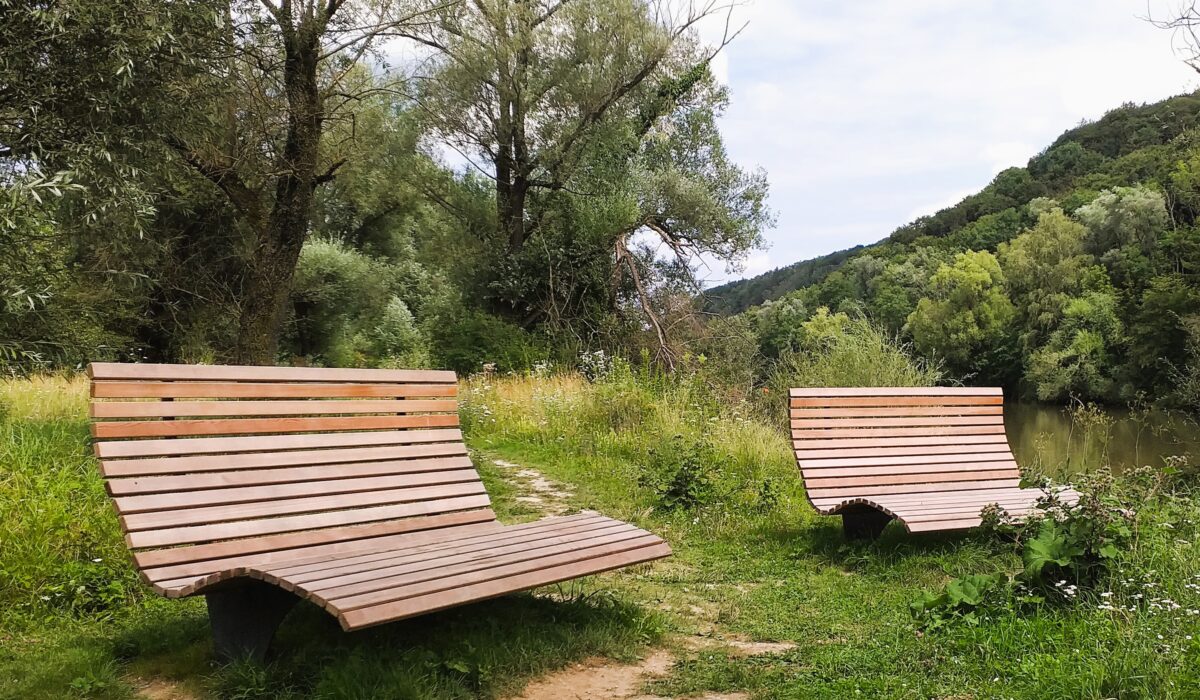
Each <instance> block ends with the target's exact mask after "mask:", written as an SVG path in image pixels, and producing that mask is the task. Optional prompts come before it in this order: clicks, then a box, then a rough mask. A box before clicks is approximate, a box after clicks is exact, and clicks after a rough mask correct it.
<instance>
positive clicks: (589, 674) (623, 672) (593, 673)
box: [511, 636, 795, 700]
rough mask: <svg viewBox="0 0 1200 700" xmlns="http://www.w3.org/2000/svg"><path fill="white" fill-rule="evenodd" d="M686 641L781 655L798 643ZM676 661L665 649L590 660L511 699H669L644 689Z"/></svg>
mask: <svg viewBox="0 0 1200 700" xmlns="http://www.w3.org/2000/svg"><path fill="white" fill-rule="evenodd" d="M682 642H683V646H684V647H685V648H687V649H690V650H693V651H698V650H703V649H713V650H717V649H720V650H723V651H725V652H726V653H729V654H732V655H734V656H757V655H759V654H777V653H780V652H784V651H787V650H789V649H791V648H793V647H794V646H795V645H794V644H789V643H783V642H752V641H749V640H745V639H739V638H730V639H712V638H709V637H699V636H690V637H685V638H683V640H682ZM675 660H676V657H675V655H674V654H672V653H671V652H670V651H667V650H665V649H657V650H654V651H652V652H650V653H649V654H647V655H646V657H645V658H644V659H642V660H641V661H640V662H638V663H636V664H617V663H614V662H612V661H611V660H609V659H601V658H594V659H587V660H584V661H582V662H580V663H577V664H572V665H570V666H568V667H566V668H564V669H562V670H561V671H556V672H554V673H551V674H549V675H547V676H544V677H542V678H539V679H538V680H535V681H533V682H532V683H530V684H529V685H528V686H526V687H525V690H524V692H522V693H521V694H520V695H518V696H516V697H514V698H512V699H511V700H666V698H664V697H662V696H658V695H645V694H642V693H641V692H640V691H641V688H642V686H643V685H645V684H646V683H647V682H649V681H651V680H653V679H655V678H659V677H662V676H665V675H666V674H667V672H668V671H670V670H671V666H672V664H674V663H675ZM749 697H750V696H749V695H748V694H746V693H708V694H705V695H699V696H689V700H748V698H749Z"/></svg>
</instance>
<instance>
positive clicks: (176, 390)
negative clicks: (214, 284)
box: [91, 381, 458, 399]
mask: <svg viewBox="0 0 1200 700" xmlns="http://www.w3.org/2000/svg"><path fill="white" fill-rule="evenodd" d="M457 394H458V385H457V384H324V383H309V384H282V383H271V382H263V383H256V382H194V381H193V382H156V381H151V382H141V381H94V382H92V390H91V395H92V398H97V399H143V398H144V399H152V398H161V399H303V398H312V399H348V398H386V397H396V398H426V397H428V398H433V397H442V396H446V397H454V396H456V395H457Z"/></svg>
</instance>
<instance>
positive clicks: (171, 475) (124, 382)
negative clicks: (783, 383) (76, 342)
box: [89, 363, 670, 629]
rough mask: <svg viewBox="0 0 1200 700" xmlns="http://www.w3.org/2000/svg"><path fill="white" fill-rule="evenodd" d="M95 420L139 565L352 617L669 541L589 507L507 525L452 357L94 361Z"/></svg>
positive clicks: (447, 603) (483, 594)
mask: <svg viewBox="0 0 1200 700" xmlns="http://www.w3.org/2000/svg"><path fill="white" fill-rule="evenodd" d="M89 372H90V373H91V375H92V378H93V382H92V396H93V403H92V406H91V412H92V416H93V418H94V419H95V420H94V422H93V425H92V436H93V438H94V446H95V451H96V454H97V456H98V457H99V458H100V467H101V471H102V473H103V475H104V477H105V487H106V489H107V490H108V492H109V495H110V496H111V497H112V501H113V505H114V507H115V508H116V511H117V514H118V516H119V519H120V523H121V527H122V529H123V530H124V532H125V539H126V543H127V544H128V545H129V548H130V549H131V550H132V551H133V558H134V562H135V564H136V565H137V568H138V570H139V572H140V573H141V575H142V577H143V579H144V580H145V581H146V582H147V583H149V584H150V585H152V586H153V587H154V588H155V590H156V591H158V592H159V593H160V594H162V595H165V596H167V597H171V598H180V597H185V596H190V595H203V594H205V593H208V592H214V591H217V590H219V589H221V588H223V587H228V586H233V585H236V584H237V580H238V579H242V580H245V579H260V580H263V581H266V582H269V583H272V584H275V585H278V586H280V587H282V588H284V589H286V590H288V591H291V592H293V593H295V594H296V595H298V596H300V597H302V598H306V599H309V600H312V601H313V602H315V603H317V604H318V605H321V606H323V607H324V608H325V609H326V610H328V611H329V612H330V613H332V614H334V615H336V616H337V617H338V620H339V621H340V622H341V624H342V626H343V627H344V628H346V629H358V628H361V627H368V626H371V625H376V624H380V623H383V622H388V621H391V620H398V619H402V618H405V617H410V616H413V615H417V614H421V613H425V612H431V611H434V610H439V609H442V608H447V607H451V606H454V605H459V604H462V603H467V602H471V601H475V600H481V599H485V598H490V597H494V596H498V595H502V594H505V593H511V592H515V591H519V590H524V589H528V588H533V587H536V586H541V585H546V584H550V583H556V582H558V581H563V580H566V579H570V578H576V577H579V576H585V575H588V574H594V573H599V572H602V571H607V570H610V569H615V568H618V567H622V566H628V565H631V564H638V563H642V562H647V561H651V560H654V559H659V558H662V557H665V556H667V555H669V554H670V549H669V547H668V546H667V544H666V543H665V542H664V541H663V540H662V539H660V538H658V537H656V536H654V535H652V534H650V533H648V532H646V531H644V530H641V529H639V528H636V527H634V526H632V525H628V524H626V523H623V522H620V521H617V520H613V519H611V518H606V517H604V516H601V515H599V514H596V513H580V514H577V515H572V516H565V517H558V518H547V519H543V520H539V521H536V522H532V523H526V524H522V525H511V526H505V525H503V524H501V523H500V522H499V521H497V520H496V516H495V514H494V513H493V512H492V510H491V502H490V499H489V498H488V495H487V491H486V489H485V488H484V486H483V483H482V481H481V479H480V477H479V473H478V472H477V471H476V469H475V467H474V465H473V464H472V462H471V459H470V455H469V454H468V450H467V447H466V445H465V444H464V442H463V437H462V432H461V431H460V430H459V428H458V410H457V409H458V407H457V402H456V401H455V395H456V392H457V379H456V377H455V376H454V374H453V373H452V372H437V371H416V370H339V369H313V368H282V367H222V366H195V365H193V366H187V365H152V364H142V365H125V364H111V363H108V364H106V363H97V364H93V365H92V366H91V367H90V368H89Z"/></svg>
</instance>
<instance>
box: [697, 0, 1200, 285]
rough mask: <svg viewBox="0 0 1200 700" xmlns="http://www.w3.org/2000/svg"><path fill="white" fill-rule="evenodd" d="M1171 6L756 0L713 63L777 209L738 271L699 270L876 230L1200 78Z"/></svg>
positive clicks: (729, 115)
mask: <svg viewBox="0 0 1200 700" xmlns="http://www.w3.org/2000/svg"><path fill="white" fill-rule="evenodd" d="M1178 1H1179V0H1149V4H1147V0H1051V1H1046V0H1042V1H1036V0H1007V1H1004V0H996V1H991V0H972V1H971V2H962V1H961V0H903V1H902V2H895V1H894V0H892V1H887V0H855V1H853V2H849V1H846V0H819V1H811V0H750V2H749V4H747V5H746V6H743V7H739V8H737V10H736V12H735V14H734V18H735V20H734V21H735V22H736V23H737V24H741V23H742V22H746V23H748V24H747V26H746V28H745V30H744V31H743V33H742V34H741V35H740V36H738V37H737V39H736V40H735V41H734V43H732V44H731V45H730V46H728V47H727V48H726V49H725V50H724V52H722V53H721V54H720V55H719V56H718V57H717V59H716V61H715V62H714V65H713V70H714V73H715V74H716V75H717V77H718V79H720V80H722V81H723V82H724V83H726V84H727V85H728V86H729V89H730V91H731V102H730V106H729V109H728V110H727V112H726V114H725V115H724V117H723V119H722V121H721V131H722V134H723V136H724V138H725V142H726V146H727V148H728V150H729V152H730V155H731V156H732V157H733V159H734V160H735V161H737V162H738V163H739V164H741V165H742V166H744V167H762V168H764V169H765V170H766V171H767V174H768V178H769V180H770V183H771V195H770V205H771V207H772V209H774V211H775V212H776V215H777V219H778V220H777V225H776V226H775V228H774V229H772V230H769V231H767V232H766V233H765V237H766V239H767V242H768V246H769V247H768V248H767V249H766V250H763V251H757V252H754V253H752V254H751V255H750V256H749V258H748V259H747V260H746V261H745V265H744V268H743V270H742V271H741V272H738V271H733V272H727V271H726V269H725V266H724V265H721V264H710V265H708V266H707V269H705V270H702V274H703V275H705V276H706V277H707V278H708V283H709V284H718V283H720V282H723V281H726V280H729V279H738V278H741V277H751V276H754V275H756V274H759V273H762V272H765V271H767V270H770V269H772V268H776V267H782V266H784V265H787V264H790V263H792V262H795V261H797V260H802V259H806V258H811V257H814V256H817V255H821V254H824V253H829V252H832V251H835V250H841V249H844V248H848V247H851V246H854V245H857V244H860V243H871V242H874V241H877V240H879V239H881V238H884V237H886V236H887V235H888V234H889V233H891V232H892V230H894V229H895V228H896V227H897V226H899V225H901V224H904V223H906V222H908V221H910V220H912V219H913V218H915V217H917V216H920V215H922V214H931V213H933V212H935V211H937V210H938V209H941V208H943V207H946V206H949V205H952V204H954V203H956V202H957V201H958V200H960V199H961V198H962V197H964V196H966V195H968V194H971V193H973V192H976V191H978V190H979V189H980V188H982V187H983V186H984V185H986V184H987V183H988V182H990V181H991V179H992V177H993V176H994V175H995V174H996V173H998V172H999V171H1001V170H1003V169H1004V168H1007V167H1010V166H1014V165H1018V166H1019V165H1025V163H1026V162H1027V161H1028V160H1029V158H1030V157H1031V156H1033V155H1035V154H1036V153H1037V152H1038V151H1040V150H1042V149H1043V148H1045V147H1046V146H1047V145H1049V144H1050V142H1051V141H1053V140H1054V139H1055V137H1057V136H1058V135H1059V134H1060V133H1062V132H1063V131H1065V130H1067V129H1068V128H1071V127H1073V126H1076V125H1077V124H1079V123H1080V121H1081V120H1085V119H1087V120H1094V119H1097V118H1099V117H1101V116H1103V114H1104V113H1105V112H1106V111H1107V110H1110V109H1113V108H1115V107H1118V106H1120V105H1121V104H1123V103H1126V102H1135V103H1143V102H1154V101H1157V100H1160V99H1162V98H1165V97H1169V96H1171V95H1176V94H1179V93H1183V92H1188V91H1191V90H1195V89H1197V88H1198V87H1200V76H1198V75H1197V73H1196V72H1195V71H1193V70H1192V69H1191V68H1189V67H1188V66H1187V65H1186V64H1184V63H1183V60H1182V58H1181V53H1180V52H1178V51H1176V48H1177V47H1176V46H1175V45H1177V44H1179V43H1180V41H1179V40H1178V39H1176V38H1174V37H1173V36H1172V34H1171V32H1169V31H1166V30H1163V29H1158V28H1156V27H1154V26H1153V25H1151V24H1150V23H1149V22H1147V21H1146V20H1145V19H1144V18H1145V17H1147V16H1148V15H1150V16H1153V17H1154V18H1156V19H1157V18H1164V17H1166V16H1167V15H1168V14H1169V11H1170V9H1171V8H1172V7H1175V6H1177V4H1178ZM717 24H718V23H716V22H712V23H709V24H708V25H705V26H704V27H702V37H703V38H705V39H708V40H710V41H711V40H713V39H715V38H719V36H720V29H719V27H718V26H717ZM721 24H723V22H722V23H721Z"/></svg>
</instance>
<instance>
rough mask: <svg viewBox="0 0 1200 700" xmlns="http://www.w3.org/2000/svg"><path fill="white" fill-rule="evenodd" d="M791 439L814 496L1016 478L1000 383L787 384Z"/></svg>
mask: <svg viewBox="0 0 1200 700" xmlns="http://www.w3.org/2000/svg"><path fill="white" fill-rule="evenodd" d="M790 399H791V400H790V406H791V409H790V415H791V429H792V441H793V447H794V449H795V450H796V460H797V462H798V463H799V465H800V470H801V474H802V475H803V477H804V482H805V487H806V489H807V491H808V496H809V499H810V500H811V501H813V502H814V504H818V503H820V504H828V503H829V502H831V501H835V500H836V501H841V500H843V499H849V498H870V497H871V496H877V495H885V494H900V493H929V492H935V491H937V492H940V491H966V490H988V489H995V488H1008V487H1013V486H1015V485H1016V484H1017V483H1018V482H1019V480H1020V473H1019V471H1018V469H1017V463H1016V460H1015V459H1014V458H1013V454H1012V451H1011V450H1010V449H1009V446H1008V440H1007V438H1006V437H1005V433H1004V394H1003V392H1002V390H1001V389H998V388H986V387H985V388H972V387H952V388H945V387H936V388H916V387H881V388H812V389H792V390H791V396H790Z"/></svg>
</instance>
